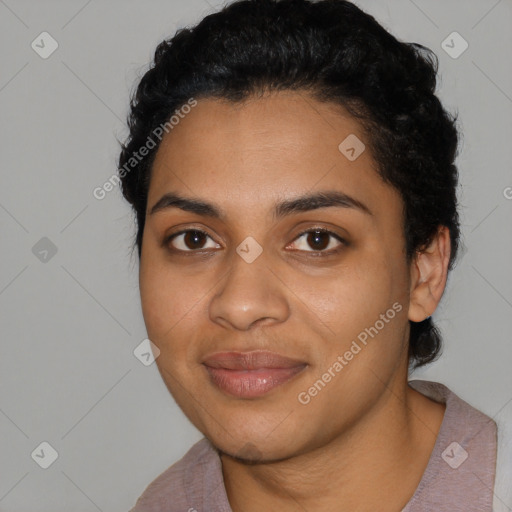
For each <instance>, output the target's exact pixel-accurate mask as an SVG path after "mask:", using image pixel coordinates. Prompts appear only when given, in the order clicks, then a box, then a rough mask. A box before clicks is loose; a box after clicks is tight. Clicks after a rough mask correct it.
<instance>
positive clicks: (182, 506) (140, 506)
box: [130, 438, 222, 512]
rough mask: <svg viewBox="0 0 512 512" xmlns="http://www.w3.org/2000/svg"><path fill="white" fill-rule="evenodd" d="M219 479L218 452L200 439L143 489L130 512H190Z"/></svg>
mask: <svg viewBox="0 0 512 512" xmlns="http://www.w3.org/2000/svg"><path fill="white" fill-rule="evenodd" d="M219 478H220V479H221V480H222V470H221V464H220V458H219V456H218V453H217V451H216V450H215V448H214V447H213V446H212V444H211V443H210V442H209V441H208V440H207V439H205V438H204V439H201V440H200V441H198V442H197V443H196V444H194V445H193V446H192V447H191V448H190V450H189V451H188V452H187V453H186V454H185V455H184V456H183V457H182V458H181V459H180V460H179V461H177V462H176V463H174V464H173V465H172V466H170V467H169V468H167V469H166V470H165V471H164V472H163V473H161V474H160V475H159V476H158V477H157V478H156V479H155V480H153V481H152V482H151V483H150V484H149V485H148V486H147V487H146V489H145V490H144V492H143V493H142V495H141V496H140V497H139V499H138V500H137V502H136V504H135V506H134V507H133V508H132V509H131V510H130V512H157V511H161V510H169V511H172V510H181V511H187V510H189V509H190V510H193V509H194V506H195V503H197V502H198V501H202V500H203V496H204V495H205V493H208V492H209V490H208V486H212V487H213V488H215V485H216V483H217V484H218V482H216V480H218V479H219Z"/></svg>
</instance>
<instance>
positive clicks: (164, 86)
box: [118, 0, 460, 368]
mask: <svg viewBox="0 0 512 512" xmlns="http://www.w3.org/2000/svg"><path fill="white" fill-rule="evenodd" d="M437 72H438V59H437V56H436V55H435V54H434V53H433V52H432V51H431V50H430V49H428V48H426V47H425V46H423V45H421V44H418V43H406V42H400V41H399V40H398V39H396V38H395V37H394V36H392V35H391V34H390V33H389V32H387V31H386V30H385V29H384V28H383V27H382V26H381V25H380V24H379V23H378V22H377V21H376V20H375V19H374V18H373V17H372V16H370V15H369V14H367V13H365V12H363V11H362V10H361V9H360V8H358V7H357V6H356V5H354V4H353V3H351V2H349V1H345V0H322V1H316V2H315V1H308V0H238V1H235V2H232V3H231V4H229V5H227V6H225V7H224V8H223V9H222V10H220V11H219V12H216V13H214V14H210V15H208V16H206V17H205V18H204V19H202V20H201V21H200V23H198V24H197V25H196V26H194V27H192V28H182V29H179V30H178V31H177V32H176V34H175V35H174V37H172V38H170V39H168V40H164V41H162V42H161V43H160V44H159V45H158V47H157V48H156V51H155V55H154V61H153V62H152V64H151V66H150V69H149V70H148V71H147V72H146V73H145V74H144V76H143V77H142V78H141V80H140V82H139V84H138V86H137V88H136V90H135V92H134V94H133V96H132V99H131V103H130V107H131V109H130V113H129V117H128V126H129V130H130V133H129V136H128V139H127V141H126V142H125V143H124V144H122V150H121V154H120V157H119V165H118V170H119V176H120V179H121V187H122V192H123V195H124V197H125V198H126V200H127V201H128V202H129V203H130V204H131V205H132V207H133V209H134V211H135V214H136V221H137V226H138V229H137V233H136V237H135V241H134V247H135V244H136V245H137V248H138V255H139V258H140V256H141V251H142V235H143V231H144V223H145V216H146V208H147V196H148V188H149V181H150V177H151V167H152V164H153V161H154V157H155V154H156V152H157V150H158V142H159V140H158V141H156V142H155V141H153V139H152V137H153V135H152V134H154V133H155V129H157V128H158V127H159V126H162V125H165V124H166V123H168V121H169V119H170V117H171V116H172V115H173V114H174V113H175V111H176V110H177V109H179V108H180V107H181V106H182V105H184V104H186V103H187V102H189V100H190V99H191V98H194V99H195V100H197V99H199V98H212V99H215V98H217V99H223V100H227V101H231V102H242V101H244V100H245V99H247V98H248V97H255V96H258V95H262V94H263V93H265V92H272V91H280V90H289V91H299V92H308V93H309V94H310V95H312V96H313V97H314V98H316V99H317V100H319V101H324V102H329V103H331V104H337V105H341V106H342V107H344V108H345V109H346V110H348V112H350V114H352V115H353V116H354V117H355V118H357V119H358V120H359V122H360V124H361V126H362V127H363V129H364V131H365V134H366V136H367V138H368V140H367V142H368V145H369V149H370V151H371V153H372V156H373V158H374V160H375V161H376V163H377V165H378V172H379V174H380V176H381V178H382V179H383V180H384V181H385V182H386V183H388V184H390V185H391V186H393V187H394V188H395V189H396V190H398V192H399V193H400V196H401V198H402V200H403V214H404V235H405V241H406V257H407V260H408V261H409V262H411V261H412V258H413V257H414V255H415V254H416V252H418V251H421V250H422V249H424V248H426V247H427V246H428V245H429V243H430V242H431V241H432V239H433V237H434V236H435V234H436V233H437V231H438V229H439V227H440V226H446V227H447V228H448V229H449V231H450V239H451V255H450V263H449V268H450V269H451V268H452V267H453V263H454V261H455V258H456V254H457V248H458V244H459V236H460V228H459V219H458V212H457V194H456V189H457V181H458V172H457V168H456V166H455V164H454V160H455V158H456V156H457V155H456V154H457V146H458V132H457V129H456V120H457V117H456V116H454V115H452V114H450V113H448V112H447V111H446V110H445V109H444V108H443V106H442V105H441V102H440V101H439V99H438V98H437V96H436V95H435V89H436V78H437ZM150 139H152V141H153V144H152V146H153V147H152V149H150V150H149V151H148V152H147V154H146V156H145V157H144V158H140V157H138V159H137V160H136V161H135V159H134V158H133V155H134V153H135V152H137V151H138V150H139V149H140V148H141V147H143V146H148V140H150ZM128 163H130V165H128ZM132 249H133V248H132ZM410 324H411V325H410V327H411V332H410V339H409V364H410V367H412V368H417V367H419V366H423V365H425V364H427V363H429V362H431V361H433V360H435V359H436V358H437V357H438V356H439V354H440V351H441V335H440V333H439V331H438V330H437V328H436V326H435V325H434V323H433V322H432V319H431V318H428V319H426V320H424V321H422V322H410Z"/></svg>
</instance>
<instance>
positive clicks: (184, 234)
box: [167, 229, 220, 252]
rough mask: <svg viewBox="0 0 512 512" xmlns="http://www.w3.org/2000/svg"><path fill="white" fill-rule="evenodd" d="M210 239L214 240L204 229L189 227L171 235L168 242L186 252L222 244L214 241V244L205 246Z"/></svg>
mask: <svg viewBox="0 0 512 512" xmlns="http://www.w3.org/2000/svg"><path fill="white" fill-rule="evenodd" d="M208 239H210V240H211V242H213V240H212V239H211V237H210V236H209V235H208V234H207V233H205V232H204V231H201V230H198V229H189V230H187V231H181V232H179V233H175V234H174V235H171V236H170V237H169V238H168V239H167V243H168V244H170V245H172V246H173V248H174V249H176V250H178V251H184V252H193V251H196V250H199V249H212V248H213V249H217V248H219V247H220V246H219V245H218V244H216V243H215V242H213V246H212V245H211V244H210V246H205V243H207V241H208Z"/></svg>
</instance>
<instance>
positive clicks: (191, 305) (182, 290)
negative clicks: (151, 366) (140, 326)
mask: <svg viewBox="0 0 512 512" xmlns="http://www.w3.org/2000/svg"><path fill="white" fill-rule="evenodd" d="M191 284H192V283H191V282H190V281H189V280H186V279H184V278H183V276H180V275H179V274H178V273H176V272H171V271H170V270H169V267H168V266H166V265H165V264H163V263H162V262H160V261H157V260H156V259H152V258H150V257H148V258H146V259H145V260H144V261H143V262H141V268H140V278H139V287H140V296H141V305H142V313H143V316H144V322H145V324H146V329H147V331H148V335H149V337H150V339H152V340H154V341H155V342H156V343H157V344H159V343H165V342H166V340H167V339H169V338H171V337H175V336H176V333H179V331H180V326H181V324H183V323H184V321H186V320H187V319H188V318H189V317H190V316H193V315H194V314H197V311H198V310H200V308H201V297H202V295H204V290H202V292H203V293H201V290H195V289H194V287H193V286H192V285H191Z"/></svg>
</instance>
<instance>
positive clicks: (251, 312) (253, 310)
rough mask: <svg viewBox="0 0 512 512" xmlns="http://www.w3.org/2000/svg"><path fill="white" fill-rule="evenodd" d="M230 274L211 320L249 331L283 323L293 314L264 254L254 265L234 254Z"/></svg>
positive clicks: (212, 306)
mask: <svg viewBox="0 0 512 512" xmlns="http://www.w3.org/2000/svg"><path fill="white" fill-rule="evenodd" d="M231 260H232V261H230V262H229V263H230V264H231V266H230V270H229V271H228V272H227V274H226V276H225V277H224V278H223V280H222V281H221V283H220V284H219V286H220V289H219V291H218V292H217V293H216V294H215V295H214V297H213V298H212V300H211V302H210V304H209V314H210V319H211V320H212V321H213V322H215V323H218V324H221V325H222V326H223V327H229V328H231V329H237V330H241V331H246V330H249V329H251V328H252V327H253V326H254V325H256V324H258V325H261V324H264V325H271V324H273V323H280V322H284V321H285V320H286V319H287V318H288V316H289V313H290V308H289V304H288V301H287V298H286V287H285V285H284V284H283V283H282V282H281V281H280V280H279V279H278V278H277V277H276V274H275V273H274V272H273V271H272V269H271V268H270V267H269V266H268V262H267V258H266V257H265V251H263V253H262V254H261V255H260V256H259V257H258V258H257V259H256V260H255V261H253V262H252V263H248V262H246V261H245V260H244V259H243V258H241V257H240V256H239V255H238V254H236V253H234V254H233V256H232V258H231Z"/></svg>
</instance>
